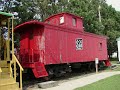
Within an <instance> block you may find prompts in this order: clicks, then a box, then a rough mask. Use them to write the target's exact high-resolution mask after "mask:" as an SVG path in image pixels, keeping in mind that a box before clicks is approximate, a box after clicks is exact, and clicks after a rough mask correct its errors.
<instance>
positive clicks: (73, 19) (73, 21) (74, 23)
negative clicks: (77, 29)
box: [72, 18, 76, 26]
mask: <svg viewBox="0 0 120 90" xmlns="http://www.w3.org/2000/svg"><path fill="white" fill-rule="evenodd" d="M72 23H73V26H76V18H72Z"/></svg>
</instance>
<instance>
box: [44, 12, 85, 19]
mask: <svg viewBox="0 0 120 90" xmlns="http://www.w3.org/2000/svg"><path fill="white" fill-rule="evenodd" d="M60 15H70V16H73V17H76V18H81V19H82V18H83V17H80V16H76V15H74V14H71V13H67V12H62V13H58V14H54V15H52V16H50V17H48V18H47V19H45V21H47V20H49V19H51V18H53V17H56V16H60Z"/></svg>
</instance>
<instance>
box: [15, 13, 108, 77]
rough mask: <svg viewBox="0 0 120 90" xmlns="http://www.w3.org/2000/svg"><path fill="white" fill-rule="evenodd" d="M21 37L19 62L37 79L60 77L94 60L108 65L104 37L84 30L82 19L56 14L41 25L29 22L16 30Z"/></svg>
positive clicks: (105, 39) (40, 23)
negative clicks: (49, 76)
mask: <svg viewBox="0 0 120 90" xmlns="http://www.w3.org/2000/svg"><path fill="white" fill-rule="evenodd" d="M14 31H15V32H17V33H19V34H20V62H21V65H22V66H23V67H24V68H26V69H31V70H32V72H33V74H34V76H35V77H36V78H40V77H46V76H48V75H51V76H52V75H55V76H61V75H62V74H64V73H67V72H71V70H72V69H71V68H76V67H80V66H81V64H82V63H87V64H89V65H88V66H90V65H91V63H92V65H93V66H94V62H95V58H98V59H99V62H104V63H105V65H106V66H109V65H110V62H109V60H108V53H107V39H108V38H107V37H106V36H100V35H96V34H93V33H88V32H85V31H84V27H83V18H82V17H79V16H76V15H73V14H70V13H59V14H55V15H53V16H50V17H49V18H47V19H46V20H45V21H44V22H39V21H34V20H33V21H28V22H25V23H23V24H20V25H18V26H16V27H15V30H14Z"/></svg>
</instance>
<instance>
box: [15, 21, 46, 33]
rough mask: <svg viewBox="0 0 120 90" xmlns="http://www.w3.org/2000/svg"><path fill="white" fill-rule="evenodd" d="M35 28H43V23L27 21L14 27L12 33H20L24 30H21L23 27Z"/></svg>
mask: <svg viewBox="0 0 120 90" xmlns="http://www.w3.org/2000/svg"><path fill="white" fill-rule="evenodd" d="M36 26H44V23H42V22H39V21H37V20H34V21H28V22H25V23H22V24H20V25H18V26H16V27H15V28H14V31H15V32H21V31H23V30H25V29H23V28H25V27H36Z"/></svg>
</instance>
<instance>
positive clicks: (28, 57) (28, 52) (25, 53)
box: [20, 49, 44, 64]
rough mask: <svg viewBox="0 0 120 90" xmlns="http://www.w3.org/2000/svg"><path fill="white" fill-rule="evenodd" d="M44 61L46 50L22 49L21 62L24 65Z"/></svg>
mask: <svg viewBox="0 0 120 90" xmlns="http://www.w3.org/2000/svg"><path fill="white" fill-rule="evenodd" d="M40 60H41V62H42V60H44V50H35V49H21V50H20V62H21V64H22V63H34V62H38V61H40Z"/></svg>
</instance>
